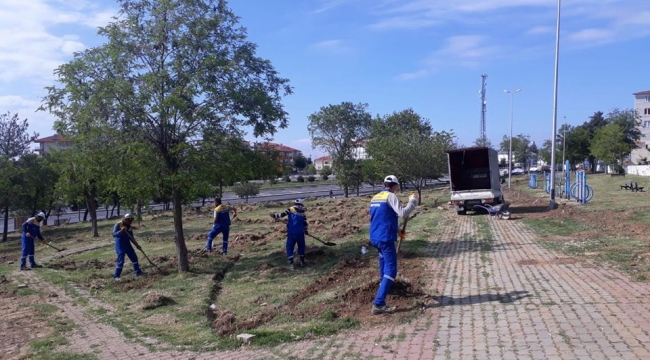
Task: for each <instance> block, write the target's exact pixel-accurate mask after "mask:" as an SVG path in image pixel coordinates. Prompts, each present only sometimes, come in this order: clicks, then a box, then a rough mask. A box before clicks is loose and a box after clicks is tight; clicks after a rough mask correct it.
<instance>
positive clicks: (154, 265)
mask: <svg viewBox="0 0 650 360" xmlns="http://www.w3.org/2000/svg"><path fill="white" fill-rule="evenodd" d="M126 234H127V235H128V236H129V239H130V240H131V242H135V240H134V239H133V236H131V234H129V233H128V232H127V233H126ZM138 250H140V252H141V253H142V255H144V258H145V259H147V261H148V262H149V264H151V266H153V267H155V268H156V270H158V272H159V273H162V270H160V268H159V267H158V265H156V264H154V263H153V261H151V259H149V257H148V256H147V254H145V252H144V250H142V246H140V247H139V249H138Z"/></svg>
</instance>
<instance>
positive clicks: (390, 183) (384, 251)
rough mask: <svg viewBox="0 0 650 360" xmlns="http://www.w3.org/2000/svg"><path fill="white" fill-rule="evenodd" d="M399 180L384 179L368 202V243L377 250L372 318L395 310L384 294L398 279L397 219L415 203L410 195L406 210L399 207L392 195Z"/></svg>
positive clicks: (393, 178)
mask: <svg viewBox="0 0 650 360" xmlns="http://www.w3.org/2000/svg"><path fill="white" fill-rule="evenodd" d="M398 189H399V181H398V180H397V177H396V176H395V175H388V176H386V178H384V189H383V190H382V191H381V192H379V193H378V194H377V195H375V196H374V197H373V198H372V200H371V201H370V243H371V244H372V246H374V247H375V248H377V250H378V251H379V280H380V285H379V290H377V295H376V296H375V300H374V302H373V304H372V309H371V312H372V313H373V314H375V315H378V314H389V313H392V312H394V311H395V307H391V306H388V305H386V295H388V292H389V291H390V288H391V287H392V286H393V282H395V277H396V276H397V250H396V249H395V242H396V241H397V235H398V231H399V226H398V219H397V218H398V217H401V218H405V219H406V218H407V217H408V216H409V214H410V213H411V211H413V209H415V206H416V205H417V204H418V199H417V195H416V194H411V196H410V197H409V202H408V204H407V205H406V207H402V206H401V205H400V204H399V199H398V198H397V195H395V192H396V191H397V190H398Z"/></svg>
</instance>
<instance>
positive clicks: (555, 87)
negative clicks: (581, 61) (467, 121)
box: [548, 0, 562, 210]
mask: <svg viewBox="0 0 650 360" xmlns="http://www.w3.org/2000/svg"><path fill="white" fill-rule="evenodd" d="M561 9H562V0H557V24H556V28H555V76H554V81H553V136H552V137H551V139H553V141H551V181H550V185H551V196H550V198H549V204H548V207H549V209H551V210H553V209H555V166H556V165H555V143H556V142H557V141H556V139H557V138H556V136H557V90H558V77H559V68H560V66H559V65H560V14H561Z"/></svg>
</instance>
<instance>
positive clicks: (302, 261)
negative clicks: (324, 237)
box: [300, 260, 307, 268]
mask: <svg viewBox="0 0 650 360" xmlns="http://www.w3.org/2000/svg"><path fill="white" fill-rule="evenodd" d="M300 267H301V268H304V267H307V263H306V262H305V260H300Z"/></svg>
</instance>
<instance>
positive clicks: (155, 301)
mask: <svg viewBox="0 0 650 360" xmlns="http://www.w3.org/2000/svg"><path fill="white" fill-rule="evenodd" d="M174 304H176V301H174V299H172V298H171V297H169V296H167V295H165V294H163V293H161V292H159V291H154V290H151V291H147V292H146V293H144V294H142V296H141V297H140V300H139V301H138V303H136V304H134V306H135V307H136V308H138V309H139V310H153V309H156V308H159V307H162V306H167V305H174Z"/></svg>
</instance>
